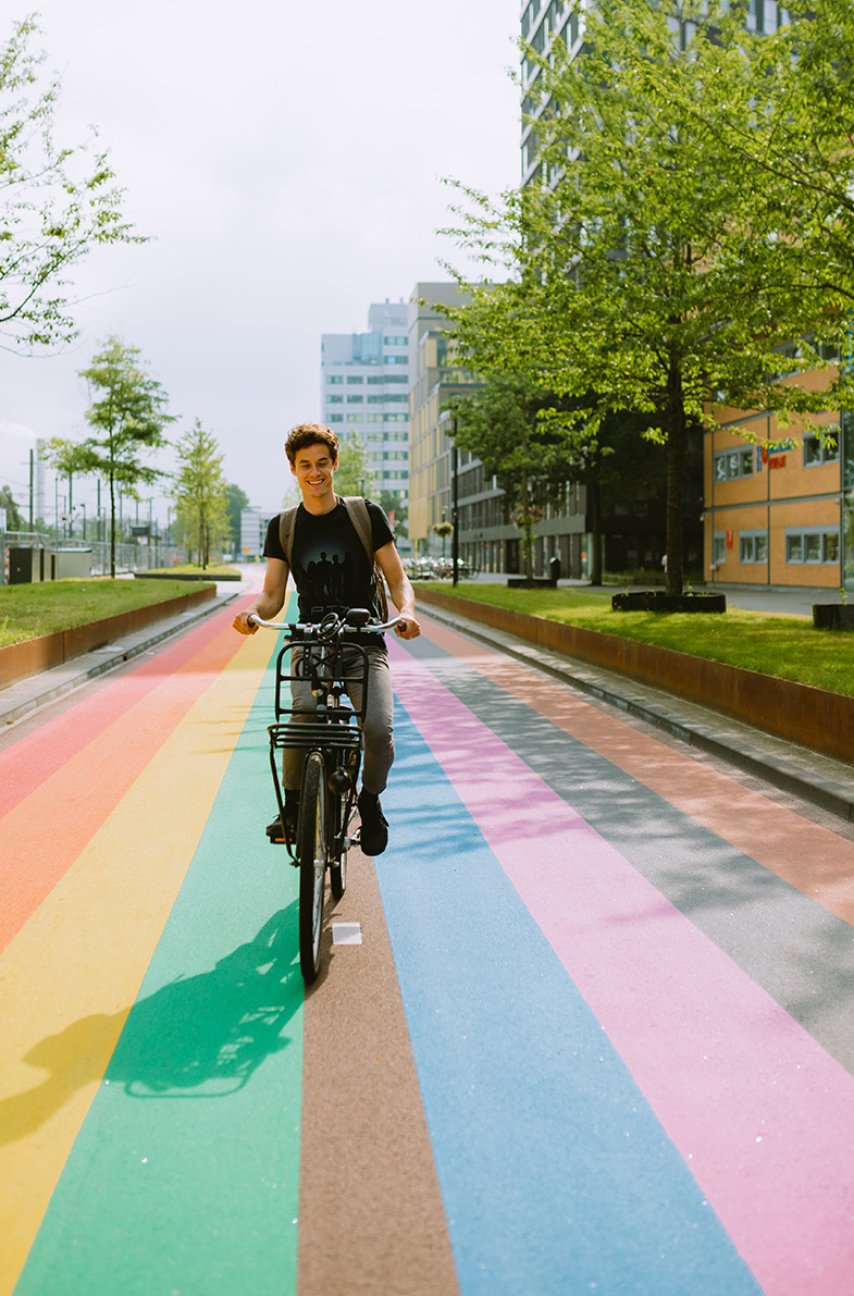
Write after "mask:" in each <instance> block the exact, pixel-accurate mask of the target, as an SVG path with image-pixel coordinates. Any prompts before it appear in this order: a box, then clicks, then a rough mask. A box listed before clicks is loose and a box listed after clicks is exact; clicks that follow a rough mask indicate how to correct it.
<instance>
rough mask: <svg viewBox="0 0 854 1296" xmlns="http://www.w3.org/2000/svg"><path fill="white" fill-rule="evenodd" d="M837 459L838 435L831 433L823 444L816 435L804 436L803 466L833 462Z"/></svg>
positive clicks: (808, 466) (809, 466)
mask: <svg viewBox="0 0 854 1296" xmlns="http://www.w3.org/2000/svg"><path fill="white" fill-rule="evenodd" d="M838 459H839V437H838V436H837V435H836V433H833V434H831V436H830V438H829V440H826V441H825V442H824V443H823V444H822V442H821V441H820V440H819V438H818V437H817V436H805V437H804V467H805V468H811V467H812V465H813V464H823V463H834V462H836V461H838Z"/></svg>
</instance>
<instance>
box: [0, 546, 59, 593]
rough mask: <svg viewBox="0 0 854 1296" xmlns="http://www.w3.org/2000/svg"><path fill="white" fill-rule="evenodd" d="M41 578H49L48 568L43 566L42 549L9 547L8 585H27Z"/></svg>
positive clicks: (43, 553) (43, 556)
mask: <svg viewBox="0 0 854 1296" xmlns="http://www.w3.org/2000/svg"><path fill="white" fill-rule="evenodd" d="M46 571H47V574H45V573H46ZM42 580H50V568H49V567H48V568H47V569H46V568H45V550H44V549H23V548H15V547H12V548H10V549H9V584H10V585H29V584H32V583H33V582H36V581H42Z"/></svg>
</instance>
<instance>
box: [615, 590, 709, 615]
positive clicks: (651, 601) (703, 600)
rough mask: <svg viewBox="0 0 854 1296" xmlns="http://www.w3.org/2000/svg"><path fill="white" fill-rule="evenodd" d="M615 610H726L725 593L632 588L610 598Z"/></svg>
mask: <svg viewBox="0 0 854 1296" xmlns="http://www.w3.org/2000/svg"><path fill="white" fill-rule="evenodd" d="M611 607H612V608H613V609H614V611H615V612H726V594H666V593H665V592H664V590H632V591H630V592H629V593H626V594H615V595H614V596H613V598H612V599H611Z"/></svg>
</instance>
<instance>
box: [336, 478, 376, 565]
mask: <svg viewBox="0 0 854 1296" xmlns="http://www.w3.org/2000/svg"><path fill="white" fill-rule="evenodd" d="M336 499H338V500H340V502H341V503H342V504H343V505H344V507H345V509H346V510H347V516H348V518H349V519H350V521H351V522H352V523H353V527H354V529H355V531H356V535H357V536H358V537H359V539H360V540H361V542H362V545H363V547H364V550H365V553H366V554H367V555H368V558H369V559H370V561H371V564H372V565H373V561H374V538H373V534H372V532H371V517H370V514H369V513H368V506H367V504H366V503H365V501H364V500H363V499H362V496H361V495H337V496H336Z"/></svg>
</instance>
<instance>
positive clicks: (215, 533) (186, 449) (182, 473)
mask: <svg viewBox="0 0 854 1296" xmlns="http://www.w3.org/2000/svg"><path fill="white" fill-rule="evenodd" d="M177 449H178V462H179V464H180V468H179V470H178V473H177V475H176V478H175V487H174V491H173V495H174V498H175V506H176V511H177V514H178V517H179V519H180V521H181V524H182V527H183V530H184V534H185V536H186V537H187V542H188V547H189V548H190V549H191V551H192V549H195V552H196V554H197V557H198V565H199V566H200V567H202V568H206V567H207V565H208V563H209V562H210V555H211V549H212V548H214V547H216V546H218V545H219V543H220V541H221V539H222V537H223V536H224V535H225V534H226V532H227V530H228V487H227V485H226V481H225V477H224V476H223V472H222V454H221V453H220V451H219V446H218V445H217V441H216V437H215V436H214V435H213V433H212V432H207V431H206V430H205V429H204V428H203V427H202V425H201V423H200V422H199V420H198V419H196V421H195V423H194V424H193V427H192V430H191V431H189V432H185V434H184V435H183V436H182V437H181V439H180V441H179V442H178V446H177Z"/></svg>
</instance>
